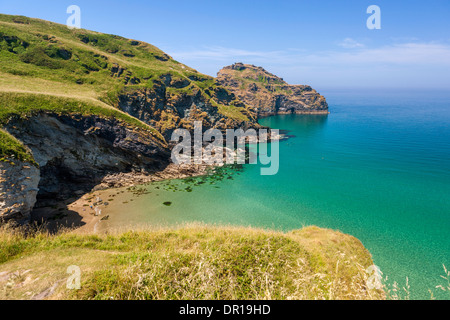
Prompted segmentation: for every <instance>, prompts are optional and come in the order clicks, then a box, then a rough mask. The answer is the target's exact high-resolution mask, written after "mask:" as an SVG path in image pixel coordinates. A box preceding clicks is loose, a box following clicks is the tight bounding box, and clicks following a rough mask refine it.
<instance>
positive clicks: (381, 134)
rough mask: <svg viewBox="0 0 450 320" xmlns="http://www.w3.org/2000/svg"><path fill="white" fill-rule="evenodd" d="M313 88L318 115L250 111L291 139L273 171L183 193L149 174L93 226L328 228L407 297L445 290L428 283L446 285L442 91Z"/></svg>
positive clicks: (447, 150) (448, 110)
mask: <svg viewBox="0 0 450 320" xmlns="http://www.w3.org/2000/svg"><path fill="white" fill-rule="evenodd" d="M321 93H322V94H323V95H325V97H326V98H327V101H328V103H329V105H330V112H331V113H330V114H329V115H328V116H327V115H280V116H273V117H269V118H264V119H261V120H260V123H261V124H263V125H267V126H270V127H272V128H277V129H283V130H288V131H289V134H290V135H292V136H293V137H291V138H290V139H289V140H286V141H282V142H280V169H279V172H278V174H277V175H274V176H261V175H260V168H259V165H245V166H244V168H243V170H242V171H240V172H236V173H234V174H233V175H232V176H231V178H230V179H228V178H225V179H223V180H221V181H214V182H207V183H202V184H198V185H195V186H193V187H192V191H191V190H190V189H191V188H190V187H189V185H192V184H188V183H186V182H185V181H173V182H170V183H169V184H168V183H167V182H162V183H155V184H152V185H150V186H146V188H147V189H148V190H149V192H151V193H149V194H145V195H141V196H139V197H137V196H132V195H130V194H127V193H125V194H124V195H122V196H121V197H128V198H133V201H132V202H129V203H127V204H124V203H122V202H120V203H118V202H116V203H115V205H114V206H111V208H110V209H109V210H110V211H109V212H108V214H110V219H109V220H108V221H106V222H105V223H103V224H102V225H101V228H107V227H111V226H118V225H121V226H123V225H142V224H146V223H149V224H164V225H166V224H169V225H173V224H179V223H184V222H192V221H202V222H206V223H216V224H233V225H245V226H249V225H251V226H256V227H267V228H275V229H280V230H292V229H296V228H301V227H302V226H304V225H318V226H320V227H326V228H332V229H338V230H340V231H342V232H345V233H348V234H351V235H353V236H355V237H357V238H358V239H360V240H361V241H362V243H363V244H364V245H365V246H366V248H368V249H369V251H370V252H371V253H372V255H373V259H374V261H375V264H376V265H378V266H379V267H380V268H381V271H382V272H383V274H384V277H385V276H388V282H389V283H393V281H397V282H398V283H399V285H400V286H405V282H406V277H408V279H409V285H410V293H411V298H413V299H418V298H421V299H429V298H430V293H429V292H428V290H429V289H431V290H432V291H433V292H434V293H435V295H436V296H437V297H438V298H447V299H450V294H446V295H444V294H443V293H440V291H439V290H438V289H435V286H436V285H438V284H443V283H445V281H444V280H443V279H442V278H441V277H440V275H442V274H443V267H442V265H443V264H445V265H446V266H447V267H450V92H439V91H421V90H411V91H394V90H392V91H389V90H387V91H386V90H371V91H361V90H360V91H350V90H347V91H346V90H330V91H324V92H321ZM171 185H172V186H174V187H173V188H172V187H170V186H171ZM168 186H169V187H168ZM184 186H188V190H189V192H187V191H186V189H185V188H184ZM180 188H181V189H182V190H183V191H176V190H179V189H180ZM117 200H118V199H117ZM164 202H171V204H170V205H167V204H166V205H164V204H163V203H164Z"/></svg>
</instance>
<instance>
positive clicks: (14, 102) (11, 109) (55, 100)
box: [0, 92, 165, 143]
mask: <svg viewBox="0 0 450 320" xmlns="http://www.w3.org/2000/svg"><path fill="white" fill-rule="evenodd" d="M39 112H52V113H59V114H80V115H98V116H102V117H105V118H114V119H118V120H120V121H122V122H123V123H124V124H126V125H129V126H134V127H138V128H141V129H144V130H148V131H149V132H151V134H153V135H154V136H155V137H157V138H158V139H160V142H162V143H165V141H164V138H163V137H162V136H161V135H160V134H159V133H158V132H157V131H156V130H155V129H154V128H152V127H150V126H149V125H147V124H145V123H143V122H141V121H139V120H138V119H136V118H134V117H131V116H129V115H128V114H126V113H123V112H120V111H119V110H116V109H114V108H111V107H108V106H101V105H99V104H96V103H94V102H92V103H90V102H86V101H82V100H79V99H74V98H66V97H57V96H51V95H45V94H29V93H17V92H0V125H4V124H5V123H6V122H7V121H8V120H9V118H11V117H13V116H18V117H30V116H32V115H35V114H37V113H39Z"/></svg>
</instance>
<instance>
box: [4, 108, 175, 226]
mask: <svg viewBox="0 0 450 320" xmlns="http://www.w3.org/2000/svg"><path fill="white" fill-rule="evenodd" d="M5 129H6V130H7V131H8V132H9V133H11V134H12V135H14V136H15V137H17V138H18V139H20V140H21V141H22V142H23V143H24V144H25V145H26V146H27V147H28V148H30V149H31V151H32V153H33V156H34V159H35V161H36V162H37V164H38V165H39V167H38V168H37V167H36V166H31V165H27V164H23V163H20V162H19V163H15V164H14V165H11V164H9V163H8V162H0V164H1V169H2V171H1V181H2V182H1V183H0V188H1V189H2V190H1V191H3V192H4V193H2V194H1V201H2V202H0V218H2V219H3V220H8V219H10V218H16V217H15V216H14V215H16V216H20V217H23V218H25V219H26V217H27V216H29V213H30V211H31V209H32V208H33V206H34V204H35V203H36V200H38V203H37V206H48V205H52V204H53V203H54V201H58V200H59V201H60V200H65V199H68V198H70V197H73V196H75V195H77V194H82V193H84V192H88V191H90V190H91V189H92V188H93V187H94V186H95V185H96V184H98V183H100V182H101V181H102V179H103V178H104V177H105V176H106V175H108V174H111V173H119V172H121V173H127V172H139V173H153V172H155V171H159V170H162V169H164V168H165V167H166V166H167V165H168V164H169V157H170V153H169V150H168V148H167V146H165V145H164V144H162V143H161V142H160V141H158V140H156V139H154V138H153V137H152V136H151V134H149V132H148V131H146V130H143V129H140V128H136V127H132V126H130V125H127V124H124V123H122V122H120V121H118V120H117V119H112V118H111V119H105V118H102V117H99V116H96V115H92V116H80V115H58V114H51V113H40V114H38V115H35V116H32V117H31V118H29V119H26V120H24V119H20V118H16V119H12V120H11V121H9V123H8V124H7V125H6V127H5ZM13 202H14V203H13Z"/></svg>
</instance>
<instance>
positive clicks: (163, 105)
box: [118, 77, 259, 140]
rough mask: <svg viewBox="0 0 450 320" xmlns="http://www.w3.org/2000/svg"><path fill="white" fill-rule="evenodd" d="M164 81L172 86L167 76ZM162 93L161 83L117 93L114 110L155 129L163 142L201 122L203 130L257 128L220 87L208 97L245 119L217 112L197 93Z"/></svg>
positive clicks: (236, 102)
mask: <svg viewBox="0 0 450 320" xmlns="http://www.w3.org/2000/svg"><path fill="white" fill-rule="evenodd" d="M166 80H167V81H166V82H168V83H169V82H170V83H171V84H172V85H173V83H172V82H173V80H171V79H170V78H169V77H167V79H166ZM166 90H167V87H166V86H165V84H164V83H161V84H159V85H157V84H155V85H154V87H153V88H152V89H140V90H137V91H135V92H132V93H127V94H121V95H120V96H119V103H118V108H119V109H120V110H122V111H124V112H126V113H128V114H130V115H131V116H133V117H135V118H138V119H139V120H141V121H143V122H145V123H147V124H149V125H151V126H152V127H154V128H156V129H157V130H158V131H159V132H161V133H162V134H163V136H164V137H165V138H166V139H167V140H170V137H171V134H172V132H173V131H174V130H175V129H177V128H185V129H188V130H190V129H192V128H193V124H194V121H202V123H203V128H204V129H205V130H207V129H209V128H218V129H221V130H225V129H230V128H244V129H246V128H250V127H251V128H258V127H259V125H258V124H257V122H256V119H255V115H254V114H252V113H251V112H249V110H248V109H247V108H246V106H245V104H243V103H242V102H240V101H238V100H236V98H235V96H234V94H232V93H230V92H228V91H227V90H224V89H223V88H220V87H218V88H216V90H215V91H214V92H209V94H211V95H213V96H214V97H215V99H216V100H217V101H218V102H219V103H222V104H224V105H226V106H230V108H236V109H238V110H239V111H240V112H242V114H243V115H244V116H246V117H247V119H233V118H230V117H227V116H226V115H224V114H222V113H220V112H219V109H218V107H217V106H215V105H213V104H211V102H210V101H208V100H207V99H206V98H205V96H204V95H203V94H201V92H200V91H199V90H192V92H189V93H183V94H173V95H171V94H170V93H168V92H167V91H166ZM231 104H233V106H232V107H231Z"/></svg>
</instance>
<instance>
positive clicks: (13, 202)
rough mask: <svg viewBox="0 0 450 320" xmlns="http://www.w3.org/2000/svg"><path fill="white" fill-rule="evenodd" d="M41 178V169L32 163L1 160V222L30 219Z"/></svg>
mask: <svg viewBox="0 0 450 320" xmlns="http://www.w3.org/2000/svg"><path fill="white" fill-rule="evenodd" d="M39 180H40V174H39V169H38V168H37V167H36V166H34V165H32V164H29V163H24V162H20V161H16V160H15V161H14V162H12V161H11V162H9V161H2V162H0V222H5V221H8V220H16V221H19V222H22V221H27V220H29V218H30V214H31V211H32V209H33V207H34V205H35V203H36V196H37V194H38V191H39V189H38V185H39Z"/></svg>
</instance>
